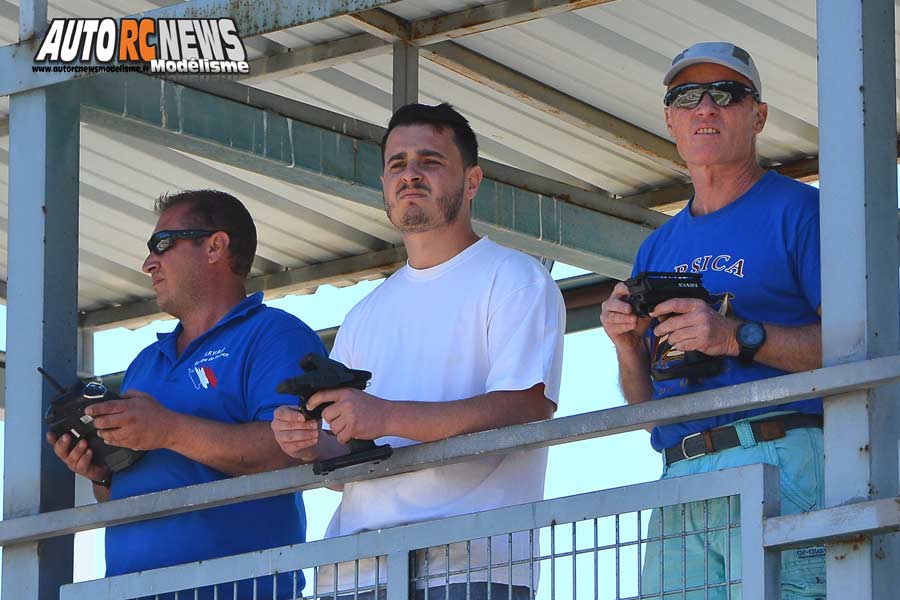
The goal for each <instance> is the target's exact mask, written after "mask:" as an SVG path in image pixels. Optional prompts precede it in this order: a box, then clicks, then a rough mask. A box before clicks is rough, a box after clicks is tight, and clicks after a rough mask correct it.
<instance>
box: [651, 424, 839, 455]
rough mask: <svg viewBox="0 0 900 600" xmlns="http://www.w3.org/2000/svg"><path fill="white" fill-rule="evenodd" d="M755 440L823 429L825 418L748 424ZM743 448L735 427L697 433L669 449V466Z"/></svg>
mask: <svg viewBox="0 0 900 600" xmlns="http://www.w3.org/2000/svg"><path fill="white" fill-rule="evenodd" d="M749 425H750V429H751V430H752V431H753V437H754V439H755V440H756V441H757V442H770V441H772V440H777V439H779V438H783V437H784V436H785V433H786V432H788V431H790V430H791V429H800V428H802V427H818V428H821V427H822V415H807V414H801V413H794V414H789V415H780V416H777V417H772V418H770V419H760V420H758V421H750V422H749ZM740 445H741V440H740V437H738V432H737V430H736V429H735V428H734V426H733V425H725V426H724V427H716V428H715V429H709V430H707V431H698V432H697V433H692V434H691V435H688V436H685V437H684V438H682V440H681V443H679V444H677V445H675V446H672V447H670V448H666V450H665V455H666V465H671V464H672V463H675V462H678V461H679V460H690V459H694V458H698V457H700V456H705V455H707V454H712V453H713V452H718V451H719V450H726V449H728V448H736V447H737V446H740Z"/></svg>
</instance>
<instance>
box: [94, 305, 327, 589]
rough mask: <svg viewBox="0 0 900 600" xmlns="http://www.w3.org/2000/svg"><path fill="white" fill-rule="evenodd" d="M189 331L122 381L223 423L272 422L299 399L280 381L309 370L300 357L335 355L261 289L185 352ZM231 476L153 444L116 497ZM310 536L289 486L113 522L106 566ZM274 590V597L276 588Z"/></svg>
mask: <svg viewBox="0 0 900 600" xmlns="http://www.w3.org/2000/svg"><path fill="white" fill-rule="evenodd" d="M181 331H182V327H181V323H179V324H178V325H177V326H176V327H175V329H174V331H172V332H170V333H163V334H159V335H158V338H159V339H158V341H157V342H156V343H154V344H151V345H150V346H148V347H146V348H145V349H144V350H142V351H141V353H140V354H139V355H138V356H137V358H135V359H134V361H133V362H132V363H131V365H130V366H129V367H128V370H127V371H126V373H125V378H124V380H123V381H122V390H129V389H133V390H138V391H142V392H145V393H148V394H150V395H152V396H153V397H154V398H156V399H157V400H158V401H159V402H160V403H161V404H163V405H164V406H165V407H166V408H168V409H170V410H173V411H176V412H179V413H183V414H189V415H193V416H196V417H201V418H203V419H209V420H212V421H220V422H223V423H233V424H240V423H251V422H254V421H270V420H271V419H272V415H273V412H274V410H275V408H276V407H277V406H279V405H281V404H285V403H289V402H290V398H288V397H286V396H283V395H281V394H278V393H277V392H276V391H275V388H276V386H277V385H278V384H279V383H280V382H281V381H282V380H284V379H287V378H288V377H294V376H296V375H298V374H300V373H301V372H302V371H301V369H300V366H299V362H300V359H301V358H302V357H303V356H304V355H305V354H307V353H308V352H317V353H320V354H322V355H323V356H327V353H326V352H325V348H324V346H323V345H322V342H321V340H320V339H319V337H318V336H317V335H316V333H315V332H314V331H312V330H311V329H310V328H309V327H307V326H306V325H305V324H304V323H303V322H302V321H300V320H299V319H297V318H296V317H293V316H291V315H290V314H288V313H286V312H284V311H282V310H278V309H274V308H269V307H267V306H265V305H263V304H262V294H261V293H256V294H253V295H251V296H248V297H247V298H246V299H244V300H243V301H242V302H241V303H240V304H238V305H237V306H235V307H234V308H233V309H232V310H231V311H230V312H229V313H228V314H227V315H225V316H224V317H223V318H222V319H221V320H220V321H219V322H218V323H216V325H214V326H213V327H212V328H211V329H210V330H209V331H207V332H206V333H204V334H203V335H201V336H200V337H198V338H197V339H195V340H194V341H193V342H191V344H190V345H189V346H188V347H187V348H186V349H185V350H184V352H183V353H182V354H181V356H176V346H175V345H176V341H177V339H178V335H179V333H180V332H181ZM227 477H229V476H228V475H227V474H225V473H222V472H220V471H217V470H215V469H211V468H209V467H207V466H205V465H202V464H200V463H198V462H195V461H193V460H190V459H188V458H186V457H184V456H182V455H180V454H178V453H176V452H172V451H170V450H162V449H161V450H152V451H150V452H147V453H146V454H145V455H144V457H143V458H142V459H141V460H140V461H138V462H137V463H135V464H134V465H133V466H131V467H129V468H128V469H125V470H124V471H121V472H119V473H116V475H115V477H114V478H113V483H112V489H111V497H112V499H114V500H116V499H119V498H127V497H130V496H136V495H139V494H148V493H151V492H156V491H160V490H167V489H172V488H178V487H184V486H188V485H194V484H198V483H205V482H209V481H217V480H220V479H225V478H227ZM305 539H306V514H305V512H304V509H303V502H302V499H301V498H300V496H299V494H296V495H295V494H285V495H282V496H277V497H272V498H264V499H261V500H253V501H249V502H241V503H238V504H230V505H228V506H221V507H216V508H209V509H205V510H200V511H194V512H189V513H184V514H179V515H174V516H170V517H163V518H159V519H152V520H148V521H141V522H137V523H130V524H127V525H119V526H116V527H110V528H108V529H107V530H106V575H107V576H112V575H119V574H122V573H132V572H135V571H142V570H145V569H155V568H159V567H165V566H169V565H174V564H180V563H186V562H193V561H197V560H205V559H209V558H215V557H220V556H228V555H233V554H240V553H244V552H251V551H254V550H259V549H263V548H272V547H276V546H283V545H288V544H295V543H299V542H303V541H305ZM264 581H266V582H267V585H268V586H269V589H270V590H271V578H265V579H263V580H260V582H264ZM229 589H230V588H229ZM282 589H283V591H284V592H285V594H288V595H289V591H290V585H289V583H288V584H285V585H282V582H281V581H280V580H279V590H282ZM191 597H193V596H191ZM219 597H220V598H222V597H224V596H222V594H221V593H220V596H219ZM228 597H229V598H230V597H231V595H230V591H229V593H228ZM265 597H268V598H271V597H272V594H271V591H269V593H268V595H267V596H265Z"/></svg>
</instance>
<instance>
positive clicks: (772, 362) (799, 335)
mask: <svg viewBox="0 0 900 600" xmlns="http://www.w3.org/2000/svg"><path fill="white" fill-rule="evenodd" d="M765 328H766V342H765V343H764V344H763V345H762V347H761V348H760V349H759V352H757V353H756V356H755V357H754V360H755V361H756V362H758V363H762V364H764V365H768V366H770V367H775V368H776V369H781V370H782V371H788V372H790V373H796V372H799V371H811V370H812V369H818V368H819V367H821V366H822V324H821V323H814V324H812V325H802V326H800V327H787V326H784V325H773V324H770V323H766V324H765Z"/></svg>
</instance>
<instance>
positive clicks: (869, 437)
mask: <svg viewBox="0 0 900 600" xmlns="http://www.w3.org/2000/svg"><path fill="white" fill-rule="evenodd" d="M817 15H818V23H817V27H818V46H819V68H818V76H819V128H820V129H819V130H820V134H819V139H820V148H821V150H820V155H819V163H820V167H821V169H820V170H821V190H822V200H821V207H822V219H821V225H822V233H821V240H822V298H823V300H822V304H823V321H822V342H823V344H822V345H823V357H824V362H825V364H826V365H834V364H837V363H843V362H853V361H858V360H863V359H866V358H872V357H877V356H883V355H888V354H896V353H897V352H898V349H900V340H898V336H900V333H898V330H900V323H898V297H897V289H898V278H897V269H898V258H897V256H898V242H897V224H896V218H897V217H896V211H897V185H896V177H897V166H896V161H895V156H896V131H897V122H896V115H895V104H896V100H895V69H894V3H893V2H892V1H891V0H878V1H871V2H838V3H834V2H826V1H825V0H819V2H818V7H817ZM896 396H897V389H896V387H886V388H884V389H880V390H872V391H869V392H857V393H851V394H845V395H840V396H833V397H832V398H830V399H828V400H826V404H825V456H826V460H825V502H826V505H827V506H831V507H833V506H841V505H844V504H850V503H853V502H858V501H860V500H869V499H877V498H883V497H889V496H896V495H897V451H896V449H897V431H900V420H898V412H897V409H896V402H891V401H889V400H896ZM898 562H900V555H898V552H897V537H896V536H895V535H885V536H876V537H874V538H871V539H868V538H860V539H859V540H854V543H852V544H848V543H845V544H830V545H829V546H828V559H827V565H828V570H827V579H828V596H829V597H832V598H859V599H867V598H884V599H886V598H895V597H896V584H894V585H893V586H892V585H891V583H890V582H891V581H892V580H894V581H895V580H896V579H895V578H896V566H897V564H898Z"/></svg>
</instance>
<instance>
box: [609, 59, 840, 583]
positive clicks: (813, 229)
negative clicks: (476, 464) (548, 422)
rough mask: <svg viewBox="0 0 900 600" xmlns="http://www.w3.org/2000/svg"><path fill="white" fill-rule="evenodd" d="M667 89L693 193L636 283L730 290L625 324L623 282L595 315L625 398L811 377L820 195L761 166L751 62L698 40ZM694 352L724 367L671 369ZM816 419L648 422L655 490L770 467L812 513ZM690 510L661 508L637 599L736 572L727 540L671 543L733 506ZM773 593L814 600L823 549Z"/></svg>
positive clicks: (736, 416) (814, 406)
mask: <svg viewBox="0 0 900 600" xmlns="http://www.w3.org/2000/svg"><path fill="white" fill-rule="evenodd" d="M663 83H664V85H666V86H668V92H667V94H666V95H665V99H664V104H665V106H666V109H665V116H666V125H667V127H668V130H669V133H670V134H671V135H672V137H673V138H674V139H675V142H676V144H677V146H678V152H679V153H680V154H681V156H682V158H683V159H684V161H685V162H686V163H687V166H688V171H689V172H690V175H691V179H692V181H693V184H694V197H693V198H692V199H691V200H690V202H689V203H688V205H687V207H685V208H684V210H682V211H681V212H680V213H678V214H677V215H675V216H674V217H673V218H672V219H671V220H670V221H669V222H668V223H666V224H665V225H664V226H663V227H661V228H660V229H658V230H657V231H655V232H654V233H653V234H652V235H651V236H650V237H649V238H647V240H646V241H645V242H644V243H643V244H642V246H641V248H640V250H639V251H638V255H637V258H636V259H635V264H634V273H635V274H636V273H640V272H643V271H667V272H680V273H700V274H702V276H703V285H704V287H705V288H707V289H708V290H709V291H710V292H713V293H717V294H727V295H728V301H729V303H730V305H731V310H730V311H729V310H727V309H726V310H723V311H717V310H715V309H714V308H713V307H710V306H708V305H707V304H706V303H705V302H703V301H701V300H696V299H686V298H675V299H671V300H668V301H666V302H662V303H660V304H659V305H658V306H657V307H656V309H655V310H654V312H652V313H651V315H650V316H651V317H653V318H654V319H653V320H652V321H651V319H650V318H640V317H638V316H637V315H636V314H635V313H634V311H633V310H632V307H631V306H630V305H629V304H628V303H627V302H626V298H627V296H628V290H627V288H626V287H625V285H624V284H621V283H620V284H618V285H617V286H616V288H615V290H614V291H613V294H612V295H611V297H610V298H609V300H607V301H606V302H605V303H604V304H603V310H602V314H601V320H602V322H603V326H604V329H605V330H606V333H607V334H608V335H609V337H610V339H611V340H612V342H613V344H614V345H615V347H616V354H617V358H618V361H619V378H620V382H621V386H622V391H623V394H624V395H625V398H626V399H627V401H628V402H630V403H638V402H646V401H650V400H653V401H659V400H663V399H665V398H668V397H672V396H677V395H681V394H687V393H691V392H697V391H701V390H708V389H714V388H720V387H725V386H729V385H734V384H738V383H743V382H748V381H754V380H759V379H764V378H767V377H775V376H778V375H783V374H785V373H791V372H797V371H806V370H810V369H814V368H817V367H820V366H821V364H822V342H821V319H820V304H821V287H820V261H819V206H818V200H819V198H818V190H816V189H815V188H812V187H810V186H808V185H804V184H802V183H799V182H796V181H794V180H792V179H789V178H787V177H783V176H781V175H778V174H777V173H775V172H773V171H766V170H765V169H763V168H762V167H760V166H759V164H758V162H757V156H756V136H757V135H758V134H759V133H760V132H761V131H762V129H763V126H764V125H765V122H766V116H767V105H766V104H765V103H764V102H762V100H761V98H760V96H761V93H762V83H761V80H760V76H759V72H758V71H757V69H756V66H755V65H754V64H753V60H752V58H751V57H750V55H749V54H748V53H747V52H746V51H745V50H743V49H741V48H738V47H737V46H735V45H733V44H729V43H725V42H711V43H700V44H695V45H693V46H691V47H690V48H688V49H686V50H685V51H683V52H682V53H680V54H678V55H677V56H676V57H675V58H674V60H673V61H672V65H671V67H670V68H669V70H668V72H667V74H666V76H665V79H664V81H663ZM726 306H727V304H726ZM690 351H700V352H702V353H704V354H706V355H709V356H713V357H718V358H719V359H720V360H721V364H720V370H719V371H718V372H717V373H704V374H697V373H694V374H692V375H691V376H683V375H679V374H678V373H673V372H670V371H669V370H668V369H670V368H671V366H672V365H683V364H684V362H683V361H684V358H683V353H685V352H690ZM682 373H683V371H682ZM821 415H822V401H821V399H816V400H807V401H803V402H792V403H790V404H783V405H781V406H774V407H767V408H763V409H755V410H749V411H742V412H738V413H732V414H727V415H719V416H717V417H712V418H707V419H697V420H692V421H687V422H684V423H675V424H670V425H663V426H659V427H654V428H653V433H652V437H651V444H652V445H653V448H654V449H656V450H657V451H658V452H660V453H662V458H663V465H664V466H663V478H664V479H665V478H671V477H677V476H681V475H690V474H694V473H701V472H705V471H714V470H718V469H722V468H726V467H735V466H739V465H745V464H750V463H770V464H775V465H777V466H779V467H780V473H781V508H782V512H783V513H785V514H788V513H796V512H801V511H808V510H811V509H815V508H821V507H822V504H823V495H822V494H823V488H822V463H823V450H822V429H821V428H822V417H821ZM684 509H685V513H684V517H683V520H682V514H681V511H680V510H677V509H669V510H667V511H665V519H662V521H664V523H663V524H662V529H663V531H664V532H665V534H666V535H669V534H674V535H673V537H672V538H671V539H670V540H667V541H666V542H665V543H664V548H660V543H659V542H656V543H649V544H648V546H647V554H646V560H645V562H644V568H643V588H642V589H643V592H644V593H645V594H658V593H659V589H660V583H662V584H663V586H664V588H665V591H666V592H671V591H677V592H679V593H680V592H681V591H682V590H683V589H684V588H685V587H686V588H688V589H690V588H695V587H697V588H699V590H700V591H699V592H696V593H698V594H700V596H703V597H706V598H710V597H713V598H720V597H722V598H724V597H726V595H727V591H728V590H727V589H726V587H727V585H728V584H727V582H728V581H730V580H733V579H734V578H735V577H739V576H740V575H739V573H740V571H739V565H740V542H739V537H738V535H737V533H733V534H731V535H728V534H726V533H725V532H724V531H722V530H721V529H720V530H719V531H715V532H711V533H710V534H709V535H708V536H706V535H702V534H701V535H688V536H686V537H684V538H683V539H682V538H681V536H680V535H679V534H680V532H681V531H682V528H683V527H684V528H685V530H687V531H692V530H693V531H702V530H704V529H705V528H707V527H717V526H722V525H726V524H728V523H736V522H737V521H738V519H737V506H735V505H732V506H731V509H732V515H729V514H728V505H727V504H726V503H725V502H724V501H721V502H719V501H714V502H710V503H708V504H704V503H695V504H689V505H686V506H685V507H684ZM729 519H730V520H729ZM660 521H661V519H660V514H659V511H655V512H654V515H653V518H652V519H651V523H650V529H651V536H650V539H652V538H653V537H654V536H659V534H660V528H661V524H660ZM729 539H731V542H732V544H731V548H729V547H728V540H729ZM682 544H684V546H683V547H682ZM661 553H662V556H663V557H664V559H663V558H661V556H660V554H661ZM729 555H730V558H731V572H730V573H726V567H727V566H728V558H729ZM663 563H664V564H663ZM661 566H662V572H661V570H660V567H661ZM663 573H664V576H663ZM682 574H684V576H683V575H682ZM663 580H664V581H663ZM705 586H709V587H708V588H707V589H706V590H704V589H703V588H704V587H705ZM781 590H782V596H781V597H782V598H784V599H794V598H824V597H825V563H824V548H804V549H800V550H790V551H787V552H784V553H783V554H782V576H781ZM707 592H708V593H709V595H708V596H705V594H706V593H707ZM700 596H698V597H700ZM691 597H692V595H691V592H688V593H687V598H691Z"/></svg>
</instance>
